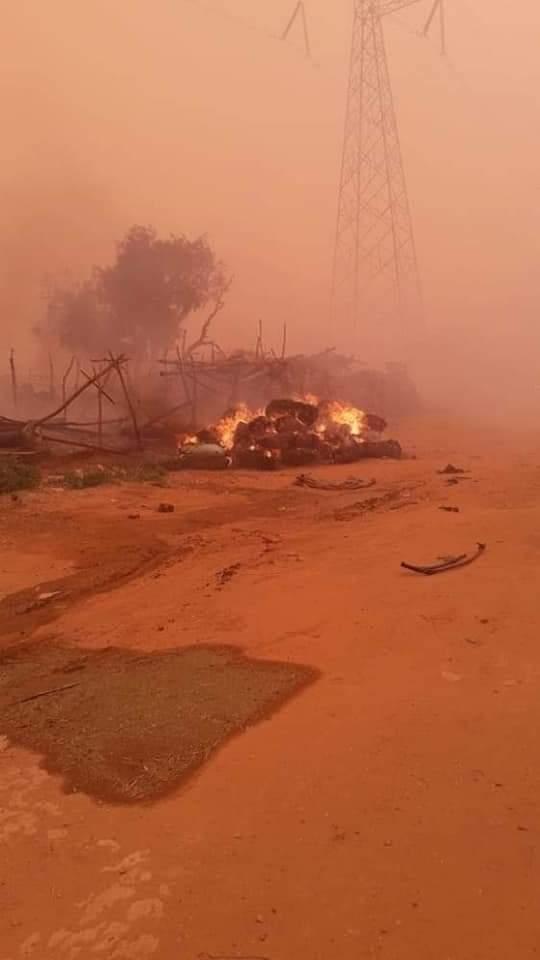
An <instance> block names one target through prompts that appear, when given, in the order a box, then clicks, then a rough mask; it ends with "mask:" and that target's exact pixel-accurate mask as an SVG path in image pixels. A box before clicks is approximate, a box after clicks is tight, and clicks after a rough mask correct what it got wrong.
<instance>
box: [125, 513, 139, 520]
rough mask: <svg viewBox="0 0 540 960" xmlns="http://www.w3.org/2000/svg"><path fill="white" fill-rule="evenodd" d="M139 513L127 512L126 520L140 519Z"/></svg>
mask: <svg viewBox="0 0 540 960" xmlns="http://www.w3.org/2000/svg"><path fill="white" fill-rule="evenodd" d="M140 519H141V515H140V513H128V520H140Z"/></svg>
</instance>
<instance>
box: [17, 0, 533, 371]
mask: <svg viewBox="0 0 540 960" xmlns="http://www.w3.org/2000/svg"><path fill="white" fill-rule="evenodd" d="M254 6H255V9H254ZM293 6H294V4H293V3H292V0H279V2H273V3H270V2H269V0H260V2H259V3H258V4H256V5H254V4H253V2H252V0H251V2H248V0H201V2H198V0H176V2H174V3H173V2H172V0H162V2H161V3H160V4H159V7H158V5H155V4H154V5H152V7H150V5H149V4H148V2H146V0H135V2H133V0H132V2H131V3H129V4H128V3H127V2H118V3H117V4H115V5H114V6H111V5H110V3H108V2H106V0H94V2H93V3H92V5H91V6H90V5H89V6H85V7H84V8H83V7H81V6H77V7H75V6H74V5H73V4H69V3H68V2H67V0H51V2H49V3H48V4H47V5H37V4H33V3H30V2H21V3H20V4H19V5H18V7H17V9H14V8H10V9H9V10H7V11H6V12H5V14H4V21H5V23H4V31H3V50H2V67H1V71H2V84H1V87H2V101H3V103H2V116H3V118H4V126H5V142H6V145H7V151H6V152H5V158H4V163H3V166H2V174H1V176H2V187H3V191H2V192H3V195H4V198H5V200H4V204H5V209H6V212H7V216H6V218H5V219H6V229H5V230H4V233H3V238H2V264H3V269H2V274H3V276H2V279H1V281H0V296H1V298H2V308H3V318H4V319H3V324H2V333H3V336H2V343H3V351H4V354H7V351H8V349H9V347H10V346H11V345H12V344H14V345H15V346H16V347H18V348H19V349H21V350H23V351H25V352H26V351H28V352H31V351H32V349H33V348H32V337H31V333H30V331H31V329H32V327H34V326H35V325H37V324H39V321H40V319H41V312H42V310H43V301H42V299H40V297H42V292H41V288H42V284H43V281H44V279H45V278H46V277H47V276H50V277H52V278H54V279H58V278H62V277H67V278H77V277H81V276H84V275H85V274H87V273H88V271H89V270H90V268H91V267H92V265H93V264H95V263H105V262H107V261H108V260H110V259H111V256H112V254H113V251H114V246H115V244H116V243H117V241H118V240H119V239H120V238H121V236H122V234H123V233H124V232H125V231H126V229H127V228H128V227H129V226H131V225H132V224H133V223H142V224H152V225H153V226H155V227H156V229H157V230H158V231H159V232H162V233H165V234H168V233H170V232H177V233H186V234H187V235H190V236H195V235H199V234H203V233H204V234H207V235H208V236H209V238H210V240H211V242H212V244H213V246H214V247H215V249H216V251H217V253H218V255H219V256H220V257H221V258H222V259H223V260H224V261H225V263H226V264H227V266H228V269H229V271H230V272H231V273H232V274H234V276H235V281H234V288H233V290H232V292H231V295H230V298H229V302H228V307H227V310H226V311H224V312H223V314H222V317H221V319H220V326H219V329H218V330H217V336H218V339H220V341H222V342H223V343H224V344H225V345H227V346H233V345H236V344H238V343H243V342H246V341H249V343H251V340H252V339H253V337H254V330H255V324H256V322H257V319H258V318H259V317H262V318H263V320H264V323H265V330H266V331H267V336H268V340H269V341H275V342H279V339H280V335H281V327H282V324H283V322H284V321H285V320H286V321H287V322H288V324H289V343H290V348H291V350H298V349H305V350H310V349H317V348H319V347H324V346H326V345H329V344H331V343H334V342H337V343H338V344H340V345H341V346H343V345H344V344H345V345H346V344H347V342H348V337H347V331H345V330H335V329H332V330H329V329H328V295H329V285H330V264H331V254H332V245H333V239H334V223H335V210H336V194H337V181H338V171H339V161H340V151H341V136H342V127H343V114H344V104H345V84H346V74H347V68H348V55H349V33H350V25H351V8H352V3H351V0H344V2H342V3H337V4H336V3H334V4H333V5H332V6H331V5H330V4H329V3H328V2H327V0H325V2H323V0H307V3H306V8H307V12H308V17H309V24H310V34H311V43H312V47H313V58H314V62H309V61H307V60H306V59H305V57H304V56H303V52H302V37H301V34H300V32H298V34H296V35H295V36H292V35H291V38H290V40H289V41H288V42H287V43H286V44H284V43H281V42H280V41H279V40H278V39H276V37H277V35H278V34H279V33H280V31H281V30H282V29H283V26H284V24H285V23H286V21H287V18H288V16H289V15H290V13H291V10H292V8H293ZM429 7H430V3H429V2H428V0H424V2H418V3H417V4H415V5H413V6H411V7H410V9H408V10H406V11H404V12H402V13H400V14H399V15H397V16H395V17H390V18H388V20H387V25H386V35H387V41H388V50H389V58H390V69H391V75H392V80H393V84H394V92H395V98H396V105H397V111H398V118H399V124H400V132H401V138H402V146H403V153H404V160H405V166H406V171H407V176H408V183H409V191H410V197H411V204H412V208H413V215H414V223H415V231H416V239H417V246H418V253H419V260H420V265H421V270H422V278H423V286H424V293H425V300H426V315H427V320H428V330H429V333H428V343H427V345H426V357H428V356H429V357H431V356H432V354H433V352H434V351H435V352H436V345H437V344H439V345H440V344H444V345H445V347H444V349H445V351H448V357H450V355H451V354H453V355H455V362H456V365H457V366H456V368H458V367H459V356H460V350H461V351H462V352H464V353H465V354H466V355H467V356H473V357H474V356H475V355H477V356H478V358H479V359H482V360H484V359H485V354H486V351H487V352H488V353H489V354H490V355H491V359H492V362H493V364H494V366H493V370H494V371H495V370H503V369H504V368H505V364H506V363H507V358H508V350H509V348H511V349H512V350H513V351H514V356H513V360H512V362H513V365H515V364H516V363H522V364H524V365H525V364H526V365H527V369H528V370H529V372H530V373H531V375H532V376H533V377H534V375H535V370H536V367H535V366H534V364H535V363H536V361H535V360H532V361H531V356H532V355H534V354H535V353H536V351H537V349H538V346H539V344H538V336H537V332H536V315H537V312H538V306H539V301H540V281H539V279H538V271H537V266H536V265H537V260H538V252H539V249H538V231H537V219H538V216H537V209H536V192H537V189H538V172H537V167H538V164H537V157H538V150H539V145H540V144H539V141H540V132H539V130H538V126H537V125H536V124H535V123H534V122H533V116H534V115H533V112H532V108H533V103H534V99H535V96H536V88H537V85H538V81H539V80H540V62H539V61H538V58H537V53H536V38H537V36H538V35H539V34H538V28H539V27H540V11H539V9H538V7H537V5H536V4H533V2H532V0H526V2H524V3H523V4H522V5H521V7H520V20H519V22H518V20H517V18H516V15H515V14H513V13H512V12H511V10H510V8H509V5H508V4H506V3H502V2H501V0H498V2H495V3H494V2H490V3H488V0H477V2H476V3H475V4H474V6H473V4H472V2H471V0H447V16H448V44H449V55H448V58H447V59H442V58H441V57H440V56H439V51H438V47H437V42H436V36H434V37H433V38H432V39H431V40H429V41H426V40H423V39H421V38H420V37H419V36H418V35H417V31H418V29H419V28H420V27H421V25H422V23H423V21H424V20H425V17H426V16H427V13H428V11H429ZM361 333H362V337H360V338H359V344H357V345H356V347H357V348H358V346H359V348H360V349H362V346H363V345H364V344H365V346H366V351H367V352H368V351H369V330H368V329H366V330H362V331H361ZM531 364H532V365H531ZM443 365H444V364H443ZM539 379H540V378H539Z"/></svg>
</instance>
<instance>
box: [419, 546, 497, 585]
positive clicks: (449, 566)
mask: <svg viewBox="0 0 540 960" xmlns="http://www.w3.org/2000/svg"><path fill="white" fill-rule="evenodd" d="M486 546H487V545H486V544H485V543H478V544H477V545H476V550H475V551H474V552H473V553H462V554H459V556H456V557H440V558H439V562H438V563H433V564H430V565H427V566H418V565H416V564H412V563H405V562H402V564H401V566H402V567H403V568H404V569H405V570H411V571H412V572H413V573H422V574H424V576H426V577H431V576H433V575H434V574H436V573H446V571H448V570H457V569H458V568H460V567H467V566H469V564H471V563H474V561H475V560H478V557H481V556H482V554H483V553H484V552H485V550H486Z"/></svg>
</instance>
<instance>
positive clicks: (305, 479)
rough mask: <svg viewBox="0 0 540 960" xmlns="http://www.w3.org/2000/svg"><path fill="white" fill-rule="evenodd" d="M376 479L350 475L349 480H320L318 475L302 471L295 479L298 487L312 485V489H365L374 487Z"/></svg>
mask: <svg viewBox="0 0 540 960" xmlns="http://www.w3.org/2000/svg"><path fill="white" fill-rule="evenodd" d="M376 482H377V481H376V480H362V479H360V478H357V477H349V478H348V479H347V480H342V481H341V482H340V481H336V482H335V483H332V482H331V481H324V480H318V479H317V477H313V476H311V474H309V473H300V474H299V475H298V476H297V478H296V480H295V481H294V483H295V486H297V487H310V488H311V489H312V490H365V489H366V488H367V487H374V486H375V484H376Z"/></svg>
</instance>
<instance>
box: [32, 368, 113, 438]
mask: <svg viewBox="0 0 540 960" xmlns="http://www.w3.org/2000/svg"><path fill="white" fill-rule="evenodd" d="M114 366H115V362H114V360H113V361H112V362H111V363H109V364H108V366H107V367H105V370H102V371H101V373H98V375H97V376H96V377H89V378H88V380H87V381H86V383H83V385H82V387H79V388H78V389H77V390H75V393H72V394H71V396H70V397H68V399H67V400H66V402H65V403H62V404H61V405H60V406H59V407H57V408H56V410H53V411H52V413H48V414H47V416H46V417H41V419H40V420H37V421H36V422H35V423H34V425H33V426H34V428H35V427H40V426H42V424H44V423H48V421H49V420H56V418H57V417H59V416H60V414H61V413H63V412H64V410H65V409H66V407H69V405H70V404H72V403H73V401H74V400H76V399H77V397H80V395H81V393H84V391H85V390H88V388H89V387H90V386H91V385H92V384H93V383H95V384H96V385H97V386H98V389H101V387H99V384H98V381H99V380H101V379H102V377H104V376H105V374H106V373H108V371H109V370H111V369H112V368H113V367H114Z"/></svg>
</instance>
